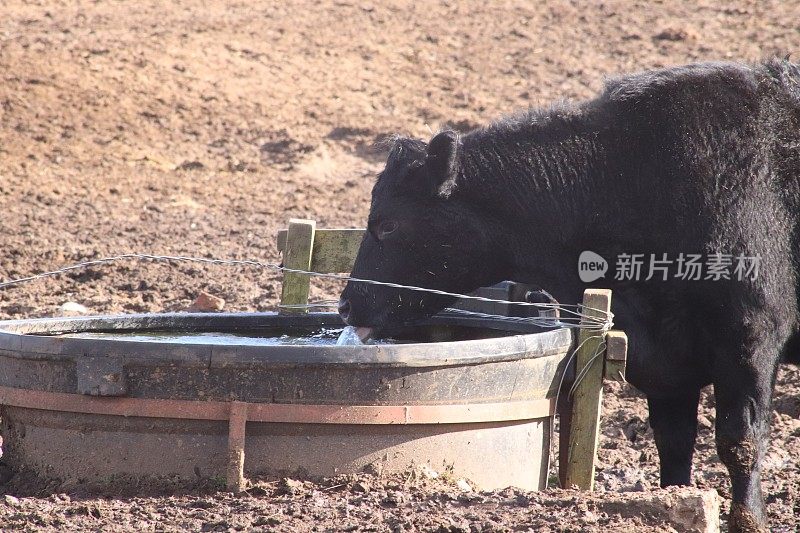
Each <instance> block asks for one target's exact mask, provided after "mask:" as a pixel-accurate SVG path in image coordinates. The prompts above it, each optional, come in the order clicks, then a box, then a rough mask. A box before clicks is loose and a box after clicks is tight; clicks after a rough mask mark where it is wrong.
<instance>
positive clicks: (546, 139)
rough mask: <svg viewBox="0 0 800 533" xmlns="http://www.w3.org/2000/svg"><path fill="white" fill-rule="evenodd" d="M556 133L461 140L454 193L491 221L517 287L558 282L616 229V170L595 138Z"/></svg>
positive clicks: (537, 129) (537, 130)
mask: <svg viewBox="0 0 800 533" xmlns="http://www.w3.org/2000/svg"><path fill="white" fill-rule="evenodd" d="M561 126H562V127H561V128H557V127H548V126H547V125H541V126H536V125H534V126H529V129H530V131H522V132H520V131H503V130H500V131H499V132H498V131H497V130H495V131H494V132H492V131H491V130H484V131H481V132H476V133H475V134H471V135H468V136H466V137H464V139H463V144H462V147H463V148H462V154H461V160H460V163H461V165H462V166H461V171H462V178H463V180H462V182H461V183H460V184H459V187H460V188H461V191H460V193H461V194H462V195H463V196H462V197H463V198H465V199H466V200H467V201H468V202H470V203H471V204H472V205H474V206H477V207H478V208H479V209H482V210H484V209H485V211H484V212H488V213H490V214H489V216H490V217H492V218H493V219H495V220H494V222H495V224H494V225H496V227H497V230H496V231H497V235H496V238H497V240H498V243H499V244H500V247H502V248H503V249H504V250H505V251H506V253H507V254H509V256H510V257H509V261H510V262H511V263H512V265H513V267H512V270H513V273H512V274H511V275H512V276H514V278H515V279H517V280H518V281H527V282H533V283H542V284H548V283H555V280H563V279H564V277H565V276H564V275H563V272H557V271H556V269H563V268H565V265H570V266H571V267H572V268H575V265H577V256H578V255H579V254H580V251H582V250H583V249H592V244H593V243H597V241H598V238H600V239H602V237H599V236H602V235H603V234H604V232H608V231H611V228H610V227H607V226H609V225H610V224H614V223H615V220H613V219H611V218H609V217H608V216H607V214H608V213H609V212H614V211H615V208H614V207H612V206H611V205H610V203H612V202H614V201H615V200H614V199H615V193H614V191H613V190H612V189H613V187H612V186H611V185H612V184H610V183H608V182H609V178H608V176H609V175H611V174H612V173H613V172H614V171H613V169H610V168H609V167H608V164H607V161H608V160H609V158H608V156H607V153H606V150H605V149H604V147H603V143H602V142H601V139H600V135H599V133H597V132H592V131H583V132H581V131H575V129H574V127H571V128H569V129H566V128H564V127H563V124H562V125H561ZM616 222H618V221H616ZM606 234H607V233H606ZM548 269H551V270H549V271H548ZM576 273H577V272H576ZM576 281H577V276H576ZM565 290H566V289H565Z"/></svg>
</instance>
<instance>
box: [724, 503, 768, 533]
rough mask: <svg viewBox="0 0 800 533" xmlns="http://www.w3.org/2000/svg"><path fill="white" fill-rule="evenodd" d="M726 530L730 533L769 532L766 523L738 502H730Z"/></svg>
mask: <svg viewBox="0 0 800 533" xmlns="http://www.w3.org/2000/svg"><path fill="white" fill-rule="evenodd" d="M728 531H730V533H769V529H768V528H767V524H766V523H765V522H764V521H763V520H759V519H758V518H757V517H756V515H754V514H753V512H752V511H751V510H750V509H748V508H747V507H745V506H744V505H742V504H740V503H733V504H731V514H730V518H729V519H728Z"/></svg>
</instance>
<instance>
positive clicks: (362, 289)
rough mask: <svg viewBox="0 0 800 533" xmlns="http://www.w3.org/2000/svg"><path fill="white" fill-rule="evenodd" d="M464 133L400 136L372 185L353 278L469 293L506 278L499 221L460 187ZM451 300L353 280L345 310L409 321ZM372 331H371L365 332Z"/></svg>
mask: <svg viewBox="0 0 800 533" xmlns="http://www.w3.org/2000/svg"><path fill="white" fill-rule="evenodd" d="M459 150H460V142H459V137H458V135H457V134H456V133H455V132H452V131H444V132H442V133H439V134H437V135H436V136H435V137H433V139H431V141H430V143H429V144H427V145H426V144H425V143H424V142H422V141H418V140H411V139H402V138H401V139H397V140H395V142H394V145H393V147H392V148H391V150H390V153H389V157H388V160H387V162H386V167H385V168H384V170H383V172H381V173H380V175H379V176H378V181H377V182H376V184H375V186H374V188H373V190H372V206H371V208H370V214H369V222H368V231H367V233H366V235H365V236H364V240H363V241H362V243H361V248H360V249H359V251H358V256H357V257H356V261H355V265H354V266H353V272H352V276H353V277H357V278H364V279H371V280H377V281H383V282H391V283H398V284H402V285H411V286H416V287H425V288H430V289H438V290H443V291H447V292H457V293H464V292H469V291H472V290H474V289H476V288H478V287H480V286H484V285H487V284H491V283H494V282H497V281H500V280H502V279H504V277H505V276H506V275H507V272H506V271H505V270H506V269H505V266H504V259H503V257H502V254H501V253H500V252H499V249H498V248H499V247H498V244H499V243H498V242H497V223H496V221H495V220H494V217H493V216H492V215H491V213H489V212H488V211H490V210H488V209H487V210H485V211H484V210H482V209H480V208H479V207H476V206H475V205H471V203H470V202H469V201H468V200H467V198H466V195H464V194H462V191H461V190H460V187H461V184H460V182H461V181H462V179H463V169H462V168H460V167H461V165H462V163H461V162H462V161H463V158H461V157H460V154H459ZM451 302H452V298H448V297H445V296H439V295H435V294H431V293H425V292H419V291H413V290H409V289H398V288H393V287H386V286H380V285H371V284H365V283H359V282H353V281H351V282H349V283H348V284H347V287H345V289H344V291H343V292H342V296H341V300H340V302H339V312H340V314H341V316H342V318H343V319H344V320H345V322H347V323H348V324H350V325H353V326H357V327H363V328H375V327H377V328H382V327H391V326H399V325H402V324H408V323H411V322H413V321H415V320H418V319H420V318H424V317H427V316H430V315H432V314H434V313H436V312H438V311H440V310H441V309H442V308H444V307H445V306H447V305H449V304H450V303H451ZM365 333H366V331H365Z"/></svg>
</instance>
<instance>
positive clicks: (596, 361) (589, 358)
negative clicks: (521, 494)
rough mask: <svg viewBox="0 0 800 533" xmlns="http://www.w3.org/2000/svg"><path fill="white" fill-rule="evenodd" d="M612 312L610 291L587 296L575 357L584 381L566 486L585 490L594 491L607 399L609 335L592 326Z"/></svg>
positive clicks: (576, 397)
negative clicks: (606, 348) (605, 377)
mask: <svg viewBox="0 0 800 533" xmlns="http://www.w3.org/2000/svg"><path fill="white" fill-rule="evenodd" d="M610 311H611V291H610V290H608V289H587V290H586V291H585V292H584V293H583V313H584V315H585V317H584V318H583V319H582V320H581V326H582V327H581V329H580V334H579V335H578V350H577V353H576V354H575V363H576V364H575V374H576V376H575V377H576V379H580V383H578V385H577V387H576V389H575V395H574V396H573V399H572V417H571V419H572V420H571V426H572V427H571V431H570V435H569V448H568V450H567V474H566V487H571V486H573V485H575V486H577V487H578V488H579V489H582V490H593V489H594V465H595V460H596V458H597V441H598V436H599V430H600V406H601V403H602V398H603V374H604V367H605V365H604V361H603V359H604V354H603V352H602V350H603V346H602V344H603V342H604V341H605V339H604V337H605V332H603V331H597V329H591V326H593V325H594V321H593V320H592V318H595V319H601V320H605V319H606V318H607V317H608V313H609V312H610ZM598 354H599V355H598ZM587 365H588V367H587ZM581 375H582V377H581Z"/></svg>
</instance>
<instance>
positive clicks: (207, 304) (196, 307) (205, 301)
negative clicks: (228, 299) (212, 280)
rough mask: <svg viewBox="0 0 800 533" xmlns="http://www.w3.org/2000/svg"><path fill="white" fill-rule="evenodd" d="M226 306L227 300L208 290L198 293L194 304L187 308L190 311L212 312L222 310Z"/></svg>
mask: <svg viewBox="0 0 800 533" xmlns="http://www.w3.org/2000/svg"><path fill="white" fill-rule="evenodd" d="M224 308H225V300H223V299H222V298H220V297H219V296H214V295H213V294H210V293H208V292H201V293H200V294H198V295H197V298H195V300H194V302H192V305H190V306H189V307H187V308H186V310H187V311H190V312H200V313H212V312H214V311H222V310H223V309H224Z"/></svg>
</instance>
